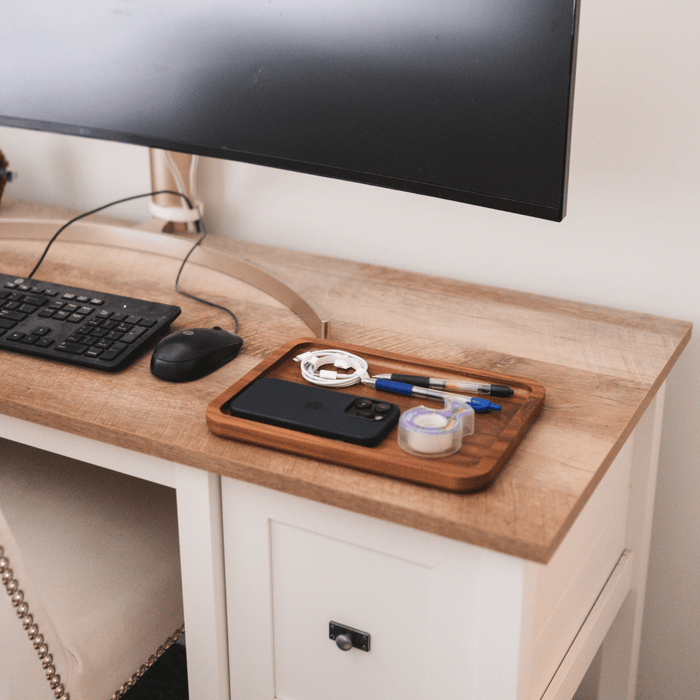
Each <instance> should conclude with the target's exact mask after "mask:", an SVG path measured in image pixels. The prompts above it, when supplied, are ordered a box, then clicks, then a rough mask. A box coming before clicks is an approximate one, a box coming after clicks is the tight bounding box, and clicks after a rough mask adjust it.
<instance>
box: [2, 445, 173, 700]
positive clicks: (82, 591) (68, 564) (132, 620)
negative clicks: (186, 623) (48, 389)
mask: <svg viewBox="0 0 700 700" xmlns="http://www.w3.org/2000/svg"><path fill="white" fill-rule="evenodd" d="M0 576H1V581H2V589H4V590H5V591H6V592H7V595H4V596H3V595H0V700H43V699H46V700H53V699H56V698H59V699H61V700H68V699H70V700H110V698H112V699H113V700H116V699H118V698H120V697H122V695H124V693H126V692H127V690H128V689H129V688H130V687H131V686H132V685H133V683H134V682H136V680H138V678H140V677H141V676H142V675H143V673H144V672H145V671H146V670H147V668H148V667H150V666H151V665H152V664H153V662H154V661H155V660H156V659H157V658H158V657H159V656H160V655H161V654H162V653H163V652H164V650H165V649H166V648H168V647H169V646H170V645H171V644H172V643H173V641H175V640H176V639H177V638H178V637H180V635H181V634H182V632H183V619H184V618H183V611H182V591H181V581H180V560H179V552H178V536H177V519H176V506H175V494H174V492H173V490H172V489H169V488H166V487H164V486H160V485H157V484H153V483H150V482H146V481H143V480H140V479H136V478H133V477H129V476H125V475H123V474H119V473H116V472H111V471H108V470H104V469H100V468H98V467H94V466H91V465H87V464H83V463H81V462H76V461H74V460H70V459H67V458H62V457H58V456H56V455H52V454H49V453H46V452H43V451H41V450H36V449H32V448H28V447H25V446H21V445H17V444H15V443H12V442H9V441H6V440H2V439H0Z"/></svg>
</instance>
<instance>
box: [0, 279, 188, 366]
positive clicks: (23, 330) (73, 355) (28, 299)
mask: <svg viewBox="0 0 700 700" xmlns="http://www.w3.org/2000/svg"><path fill="white" fill-rule="evenodd" d="M179 315H180V307H179V306H170V305H168V304H160V303H157V302H152V301H146V300H144V299H134V298H131V297H124V296H118V295H114V294H105V293H104V292H95V291H92V290H89V289H82V288H79V287H70V286H66V285H63V284H55V283H51V282H39V281H37V280H33V279H19V278H17V277H12V276H11V275H4V274H1V273H0V351H1V350H10V351H12V352H18V353H24V354H27V355H34V356H36V357H43V358H46V359H51V360H59V361H61V362H68V363H71V364H74V365H82V366H84V367H93V368H95V369H101V370H108V371H113V370H118V369H121V368H123V367H125V366H126V365H128V364H129V363H131V362H132V361H133V360H135V359H136V357H137V356H138V355H140V354H141V352H142V351H143V350H144V349H145V347H146V346H147V345H149V344H150V342H151V341H152V340H153V339H154V338H155V337H156V336H158V335H160V334H161V333H162V332H163V331H164V330H166V329H167V328H168V327H169V326H170V324H171V323H172V322H173V321H174V320H175V319H176V318H177V317H178V316H179Z"/></svg>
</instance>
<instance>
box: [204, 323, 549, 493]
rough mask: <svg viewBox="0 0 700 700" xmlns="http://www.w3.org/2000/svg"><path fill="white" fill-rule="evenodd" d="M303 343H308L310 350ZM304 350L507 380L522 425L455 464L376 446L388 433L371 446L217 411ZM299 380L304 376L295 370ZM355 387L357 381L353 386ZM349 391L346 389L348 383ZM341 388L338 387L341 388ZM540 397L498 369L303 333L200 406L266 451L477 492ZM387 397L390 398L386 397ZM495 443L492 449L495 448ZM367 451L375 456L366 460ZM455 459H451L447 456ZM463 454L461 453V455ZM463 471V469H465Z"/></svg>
mask: <svg viewBox="0 0 700 700" xmlns="http://www.w3.org/2000/svg"><path fill="white" fill-rule="evenodd" d="M309 346H313V347H312V348H311V347H309ZM307 349H313V350H334V349H335V350H343V351H346V352H351V353H353V354H356V355H359V356H361V357H365V358H368V357H372V358H375V359H378V360H379V361H381V362H382V363H383V364H387V363H388V364H391V363H392V362H393V363H396V364H400V365H406V364H409V365H415V366H418V367H422V370H419V371H417V372H416V373H422V374H429V375H430V376H440V375H441V374H452V375H457V376H460V375H462V376H469V377H473V378H475V379H484V380H488V381H489V382H491V383H498V384H507V385H509V386H512V387H514V388H515V389H516V390H518V389H520V390H525V391H526V392H527V394H528V397H529V398H528V399H526V400H525V402H524V403H523V404H522V406H521V407H520V408H518V409H517V410H516V411H515V413H514V414H513V416H512V417H511V419H510V420H509V423H508V424H506V425H507V426H508V425H509V424H510V422H511V421H512V420H513V419H514V418H515V417H516V416H519V417H520V418H522V419H523V420H522V425H521V427H520V428H519V429H518V430H517V431H516V433H515V435H514V436H513V437H512V438H510V439H509V440H508V441H507V442H506V444H503V443H502V441H500V440H499V437H500V435H502V434H503V432H504V431H502V432H501V433H500V434H499V436H497V437H496V438H495V439H494V441H493V444H492V445H491V447H490V448H489V449H488V452H487V454H486V455H485V456H482V457H481V458H480V459H479V461H478V465H477V466H473V465H472V466H468V467H466V466H465V465H464V464H459V463H458V460H459V455H460V453H461V451H460V452H459V453H457V455H452V458H450V457H448V458H426V457H416V456H413V455H409V454H408V453H405V452H403V451H402V450H401V449H400V448H397V449H398V452H397V451H396V450H392V452H393V454H392V453H391V452H387V449H386V448H385V449H384V450H381V447H382V445H383V444H384V442H386V440H391V434H390V436H389V437H387V438H386V439H385V441H384V442H383V443H381V444H380V445H379V446H377V447H363V446H360V445H353V444H351V443H347V442H342V441H338V440H333V439H330V438H324V437H320V436H316V435H310V434H308V433H302V432H299V431H295V430H291V429H288V428H281V427H278V426H272V425H267V424H264V423H258V422H254V421H250V420H247V419H245V418H238V417H235V416H230V415H228V414H226V413H225V412H224V411H223V410H222V409H223V407H224V405H225V404H226V403H227V402H228V401H229V400H230V399H231V398H232V397H233V396H235V395H236V394H237V393H239V392H240V391H242V390H243V389H244V388H245V387H246V386H248V385H249V384H250V383H252V382H254V381H255V380H256V379H258V378H262V377H264V376H275V375H274V374H273V372H274V370H275V369H276V367H282V366H283V365H285V364H287V363H288V362H290V361H293V358H294V357H295V356H296V355H298V354H300V353H301V352H304V351H305V350H307ZM299 383H304V380H303V379H302V378H301V375H300V374H299ZM356 386H357V385H356ZM350 389H352V387H350ZM341 391H342V389H341ZM545 396H546V390H545V387H544V386H543V385H542V384H541V383H540V382H537V381H535V380H531V379H525V378H523V377H516V376H513V375H508V374H504V373H501V372H493V371H490V370H480V369H475V368H471V367H466V366H460V365H454V364H449V363H446V362H441V361H435V360H427V359H424V358H419V357H413V356H408V355H403V354H399V353H394V352H390V351H383V350H378V349H375V348H369V347H365V346H359V345H354V344H351V343H345V342H342V341H334V340H329V339H322V338H314V337H303V338H296V339H294V340H290V341H288V342H287V343H285V344H283V345H281V346H280V347H278V348H277V349H276V350H274V351H273V352H272V353H270V355H268V356H267V357H266V358H265V359H264V360H262V361H261V362H260V363H258V365H256V366H255V367H253V368H252V369H251V370H250V371H248V372H247V373H246V374H245V375H243V376H242V377H241V378H240V379H238V380H237V381H236V382H234V384H232V385H231V386H230V387H228V388H227V389H226V390H225V391H224V392H222V393H221V394H220V395H219V396H217V397H216V398H215V399H214V400H212V401H211V402H210V403H209V405H208V406H207V408H206V421H207V425H208V427H209V429H210V430H211V431H212V432H213V433H214V434H216V435H219V436H221V437H224V438H228V439H234V440H238V441H240V442H244V443H248V444H253V445H257V446H260V447H264V448H267V449H273V450H277V451H281V452H287V453H292V454H295V455H298V456H302V457H307V458H310V459H315V460H318V461H320V462H326V463H332V464H339V465H341V466H344V467H348V468H352V469H358V470H360V471H364V472H369V473H373V474H379V475H382V476H385V477H389V478H394V479H400V480H402V481H410V482H413V483H417V484H421V485H424V486H431V487H435V488H439V489H442V490H446V491H453V492H458V493H465V492H470V491H476V490H480V489H482V488H485V487H486V486H488V485H489V484H491V483H492V482H493V481H494V480H495V479H496V477H497V476H498V474H499V473H500V471H501V469H502V468H503V467H504V466H505V464H506V462H507V461H508V459H509V458H510V456H511V455H512V453H513V451H514V450H515V448H516V447H517V445H518V444H519V443H520V441H521V440H522V438H523V436H524V435H525V434H526V433H527V431H528V430H529V428H530V426H531V425H532V423H534V421H535V420H536V418H537V416H538V415H539V413H540V412H541V410H542V407H543V405H544V400H545ZM387 400H390V399H387ZM496 445H498V447H496ZM368 454H372V455H374V456H375V457H377V456H379V457H378V459H374V460H368V459H367V456H368ZM455 457H457V459H453V458H455ZM462 458H464V453H462ZM465 472H466V473H465Z"/></svg>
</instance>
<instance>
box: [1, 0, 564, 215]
mask: <svg viewBox="0 0 700 700" xmlns="http://www.w3.org/2000/svg"><path fill="white" fill-rule="evenodd" d="M577 17H578V0H332V1H330V2H329V0H90V2H78V1H75V0H66V1H65V2H60V3H57V2H54V1H53V0H22V1H21V2H15V3H10V4H8V5H7V7H5V8H4V10H3V51H2V53H3V56H2V59H0V124H4V125H8V126H17V127H23V128H30V129H40V130H46V131H53V132H60V133H67V134H75V135H80V136H87V137H95V138H100V139H111V140H117V141H123V142H128V143H134V144H140V145H144V146H149V147H155V148H162V149H166V150H171V151H181V152H187V153H194V154H199V155H204V156H213V157H217V158H227V159H233V160H238V161H244V162H249V163H256V164H261V165H266V166H272V167H276V168H285V169H290V170H295V171H299V172H304V173H311V174H315V175H322V176H330V177H335V178H341V179H347V180H352V181H357V182H362V183H367V184H371V185H378V186H386V187H392V188H397V189H401V190H405V191H409V192H414V193H418V194H421V195H430V196H435V197H441V198H446V199H452V200H458V201H462V202H467V203H471V204H477V205H482V206H487V207H493V208H496V209H501V210H506V211H511V212H516V213H519V214H526V215H531V216H536V217H540V218H544V219H550V220H554V221H559V220H561V219H562V218H563V216H564V214H565V205H566V189H567V170H568V157H569V142H570V126H571V112H572V101H573V84H574V66H575V52H576V34H577Z"/></svg>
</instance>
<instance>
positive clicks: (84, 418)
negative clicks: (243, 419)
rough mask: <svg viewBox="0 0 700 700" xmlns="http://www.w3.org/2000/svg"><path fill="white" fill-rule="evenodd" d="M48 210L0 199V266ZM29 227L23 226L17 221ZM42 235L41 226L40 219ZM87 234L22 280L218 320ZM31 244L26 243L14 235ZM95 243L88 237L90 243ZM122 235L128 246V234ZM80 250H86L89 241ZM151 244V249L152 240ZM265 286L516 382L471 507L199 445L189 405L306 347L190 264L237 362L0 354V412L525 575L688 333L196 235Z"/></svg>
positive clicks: (343, 334) (289, 321)
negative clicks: (460, 550) (527, 406)
mask: <svg viewBox="0 0 700 700" xmlns="http://www.w3.org/2000/svg"><path fill="white" fill-rule="evenodd" d="M60 214H61V212H59V216H57V215H56V212H55V211H42V210H41V209H36V208H32V207H29V206H26V205H23V204H22V203H17V202H12V201H7V202H3V206H2V209H1V210H0V271H2V272H5V273H11V274H16V275H18V276H22V275H25V274H27V273H28V271H29V270H31V268H32V266H33V264H34V263H35V262H36V260H37V259H38V257H39V255H40V253H41V250H42V249H43V247H44V244H45V241H46V238H47V236H48V235H50V233H52V232H53V231H55V230H56V228H57V227H58V225H59V224H60V223H61V222H62V220H61V219H60ZM28 216H34V217H35V218H36V221H37V223H35V224H32V225H30V226H29V228H28V227H27V225H26V224H21V225H20V223H19V221H20V220H22V219H23V220H26V218H27V217H28ZM47 217H48V220H49V221H50V223H41V221H42V220H46V219H47ZM98 228H99V227H98V226H97V225H95V224H90V223H81V224H80V225H78V224H76V226H75V228H74V230H72V231H70V230H68V231H66V232H65V233H66V235H65V237H64V238H63V239H62V240H59V242H57V243H56V244H55V246H54V247H53V248H52V250H51V253H50V254H49V256H48V257H47V259H46V261H45V262H44V264H43V265H42V267H41V268H40V269H39V272H38V273H37V275H36V277H37V279H40V280H56V281H59V280H60V281H62V282H64V283H67V284H74V285H79V286H83V287H87V288H91V289H96V290H104V291H111V292H116V293H119V294H131V295H135V296H141V297H145V298H153V299H156V300H159V301H163V302H166V303H172V304H177V305H180V306H181V307H182V309H183V313H182V315H181V316H180V317H179V318H178V319H177V320H176V322H175V324H174V325H173V327H172V329H173V330H180V329H184V328H187V327H192V328H194V327H202V326H213V325H221V326H223V327H227V323H228V321H227V316H226V315H225V314H224V313H222V312H220V311H217V310H216V309H211V308H209V307H206V306H203V305H201V304H198V303H197V302H195V301H192V300H190V299H187V298H184V297H182V296H180V295H178V294H177V292H176V291H175V288H174V281H175V276H176V274H177V270H178V268H179V265H180V259H179V256H178V255H176V254H174V253H172V251H169V249H168V245H167V244H163V245H162V250H160V249H159V246H161V244H160V243H154V244H152V245H151V244H149V245H151V248H154V247H155V250H153V249H151V250H150V251H149V252H143V251H142V250H138V249H137V248H139V247H142V246H143V245H144V244H143V243H141V242H139V241H141V240H145V238H146V237H147V236H148V234H145V233H141V234H138V233H136V234H135V233H134V232H133V230H130V229H126V228H125V229H123V237H124V243H123V244H119V245H116V244H115V245H100V244H98V243H95V242H85V240H87V239H89V238H90V236H88V235H87V234H88V233H90V235H93V234H94V232H95V231H96V230H97V231H98ZM28 230H29V231H30V233H29V236H30V237H31V236H36V238H35V239H31V240H30V239H28ZM96 235H98V236H99V231H98V233H97V234H96ZM139 236H140V238H139ZM91 240H94V239H91ZM158 240H159V241H160V240H161V239H158ZM206 246H207V249H208V250H209V251H212V252H213V253H214V254H215V253H216V251H217V250H221V251H233V252H235V253H236V254H238V255H241V256H242V257H244V258H245V259H247V260H249V261H251V262H253V263H256V264H259V265H260V266H262V267H263V268H264V269H266V270H268V271H270V272H272V273H273V274H277V275H280V276H281V277H282V278H283V279H284V280H285V281H286V282H287V283H288V284H290V286H292V287H293V288H295V289H296V290H297V291H299V292H300V293H301V294H302V295H304V296H306V297H309V298H311V299H313V300H314V301H315V302H316V304H318V305H319V306H320V307H321V308H323V309H324V310H325V311H326V312H327V313H328V315H329V316H330V318H331V320H332V326H331V338H333V339H336V340H338V341H342V342H345V343H351V344H354V345H362V346H367V347H372V348H376V349H378V350H381V351H384V352H387V353H398V354H401V355H407V356H411V357H415V358H420V359H421V360H424V361H426V362H428V363H430V362H446V363H450V364H452V365H457V366H462V367H472V368H476V369H480V370H484V371H489V372H495V373H500V374H507V375H516V376H520V377H527V378H530V379H532V380H534V381H536V382H539V383H541V384H542V385H543V386H544V387H546V390H547V400H546V404H545V406H544V408H543V410H542V413H541V415H540V417H539V418H538V420H537V421H536V422H535V424H534V425H533V426H532V427H531V428H530V430H529V431H528V432H527V434H526V435H525V436H524V438H523V440H522V442H521V443H520V445H519V446H518V449H517V450H516V451H515V453H514V454H513V456H512V457H511V459H510V460H509V461H508V463H507V464H506V465H505V467H504V469H503V471H502V472H501V474H500V476H499V478H498V479H497V480H496V481H495V482H494V483H493V484H492V485H491V486H490V487H489V488H486V489H484V490H482V491H479V492H477V493H473V494H456V493H447V492H445V491H441V490H438V489H434V488H429V487H426V486H421V485H417V484H412V483H408V482H405V481H400V480H397V479H392V478H388V477H385V476H380V475H376V474H369V473H363V472H360V471H357V470H355V469H348V468H346V467H343V466H339V465H336V464H332V463H327V462H325V461H324V460H323V459H320V458H313V459H312V458H308V457H301V456H291V455H289V454H287V453H283V452H280V451H276V450H273V449H269V448H266V447H259V446H254V445H249V444H244V443H241V442H237V441H235V440H231V439H227V438H224V437H220V436H218V435H214V434H213V433H212V432H211V431H210V430H209V429H208V427H207V423H206V417H205V412H206V407H207V405H208V404H209V403H210V402H211V401H212V400H213V399H214V398H216V397H217V396H219V395H220V394H221V393H223V392H224V391H225V390H226V389H227V388H228V387H230V386H232V385H233V384H234V383H235V382H236V381H238V380H239V379H240V378H241V377H243V376H244V375H245V374H246V373H247V372H249V371H251V370H252V369H253V368H254V367H255V366H256V365H258V363H260V362H261V361H263V360H264V359H265V358H267V357H268V356H269V355H270V354H271V353H272V352H273V351H274V350H275V349H276V348H278V347H279V346H281V345H282V344H284V343H285V342H288V341H289V340H291V339H294V338H299V337H304V336H308V335H309V329H308V327H307V326H306V325H305V324H304V323H303V322H302V321H301V319H300V318H299V317H297V316H296V315H295V314H294V313H292V312H291V311H289V310H288V309H287V308H285V307H284V306H283V305H282V304H280V303H279V302H277V301H275V300H274V299H272V298H271V297H269V296H268V295H266V294H264V293H263V292H260V291H258V290H256V289H254V288H252V287H250V286H249V285H246V284H245V283H242V282H239V281H237V280H235V279H233V278H231V277H229V276H227V275H225V274H223V273H221V272H217V271H213V270H210V269H208V268H207V267H205V266H204V265H202V264H198V263H197V260H198V257H197V256H193V259H192V263H190V264H188V265H187V267H186V268H185V271H184V273H183V276H182V286H183V287H184V288H185V289H186V290H188V291H190V292H193V293H196V294H199V295H201V296H205V297H207V298H209V299H211V300H213V301H215V302H217V303H221V304H224V305H229V306H231V307H232V309H233V310H234V311H235V313H236V314H237V315H238V317H239V318H240V321H241V326H240V330H239V333H240V335H241V336H242V337H243V338H244V347H243V350H242V352H241V354H240V355H239V357H238V358H237V359H236V360H234V361H233V362H232V363H230V364H229V365H227V366H226V367H224V368H222V369H221V370H219V371H217V372H215V373H214V374H212V375H210V376H208V377H206V378H204V379H202V380H199V381H197V382H193V383H190V384H186V385H175V384H169V383H166V382H163V381H160V380H158V379H156V378H155V377H154V376H152V375H151V373H150V371H149V359H150V358H149V356H148V354H146V355H144V356H143V357H141V358H140V359H139V360H138V361H137V362H136V363H135V364H133V365H132V366H130V367H128V368H127V369H125V370H123V371H121V372H119V373H117V374H115V375H106V374H105V373H100V372H97V371H92V370H85V369H80V368H77V367H72V366H69V365H64V364H59V363H53V362H48V361H42V360H38V359H36V358H32V357H28V356H22V355H17V354H12V353H7V352H3V353H0V411H2V412H3V413H4V414H6V415H8V416H13V417H17V418H21V419H24V420H26V421H30V422H33V423H37V424H40V425H44V426H50V427H54V428H57V429H58V430H61V431H65V432H68V433H72V434H75V435H81V436H85V437H89V438H93V439H95V440H98V441H101V442H103V443H108V444H112V445H118V446H123V447H127V448H128V449H130V450H134V451H137V452H143V453H146V454H149V455H153V456H156V457H163V458H165V459H168V460H172V461H174V462H178V463H181V464H186V465H191V466H194V467H197V468H199V469H203V470H208V471H211V472H214V473H217V474H221V475H225V476H230V477H233V478H235V479H238V480H243V481H249V482H252V483H255V484H259V485H262V486H265V487H268V488H271V489H276V490H279V491H284V492H287V493H290V494H294V495H298V496H303V497H304V498H307V499H312V500H315V501H319V502H322V503H327V504H331V505H334V506H339V507H341V508H344V509H347V510H351V511H356V512H359V513H363V514H366V515H370V516H373V517H375V518H379V519H382V520H388V521H392V522H395V523H399V524H403V525H408V526H410V527H412V528H416V529H418V530H425V531H427V532H431V533H436V534H439V535H443V536H446V537H449V538H452V539H455V540H460V541H463V542H469V543H473V544H476V545H480V546H482V547H486V548H489V549H493V550H497V551H500V552H505V553H508V554H512V555H515V556H518V557H521V558H525V559H530V560H532V561H536V562H547V561H548V560H549V559H550V558H551V556H552V555H553V553H554V552H555V550H556V549H557V546H558V544H559V543H560V542H561V541H562V539H563V538H564V536H565V534H566V533H567V531H568V529H569V528H570V527H571V525H572V523H573V522H574V520H575V518H576V516H577V514H578V513H579V512H580V511H581V509H582V508H583V506H584V504H585V503H586V501H587V500H588V498H589V497H590V496H591V494H592V493H593V491H594V489H595V487H596V485H597V484H598V483H599V482H600V480H601V479H602V477H603V475H604V474H605V472H606V470H607V469H608V467H609V465H610V464H611V462H612V460H613V458H614V457H615V455H616V454H617V453H618V451H619V450H620V448H621V446H622V445H623V443H624V441H625V440H626V438H627V437H628V436H629V435H630V433H631V431H632V429H633V428H634V426H635V424H636V423H637V421H638V420H639V418H640V416H641V415H642V413H643V412H644V410H645V408H646V407H647V406H648V405H649V403H650V402H651V400H652V399H653V397H654V395H655V394H656V392H657V391H658V389H659V387H660V386H661V384H662V383H663V381H664V379H665V378H666V376H667V374H668V372H669V371H670V369H671V367H672V366H673V364H674V363H675V361H676V359H677V358H678V356H679V355H680V353H681V351H682V349H683V348H684V346H685V345H686V344H687V342H688V340H689V338H690V332H691V326H690V324H689V323H686V322H683V321H677V320H672V319H667V318H659V317H656V316H650V315H647V314H641V313H635V312H628V311H620V310H616V309H609V308H605V307H601V306H592V305H587V304H581V303H575V302H570V301H564V300H560V299H555V298H549V297H543V296H537V295H532V294H524V293H519V292H515V291H508V290H505V289H498V288H494V287H487V286H480V285H474V284H470V283H467V282H461V281H456V280H451V279H444V278H440V277H432V276H427V275H420V274H415V273H409V272H404V271H400V270H395V269H391V268H388V267H379V266H375V265H368V264H362V263H355V262H350V261H346V260H339V259H334V258H328V257H322V256H317V255H312V254H307V253H301V252H294V251H290V250H283V249H279V248H271V247H267V246H261V245H255V244H249V243H240V242H232V241H228V240H213V239H209V240H208V241H207V243H206Z"/></svg>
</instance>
